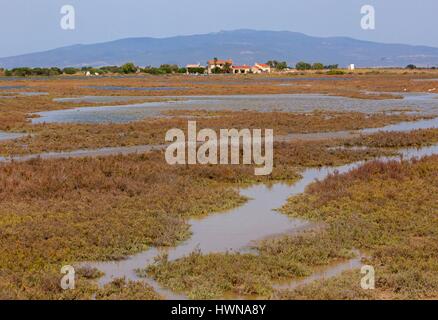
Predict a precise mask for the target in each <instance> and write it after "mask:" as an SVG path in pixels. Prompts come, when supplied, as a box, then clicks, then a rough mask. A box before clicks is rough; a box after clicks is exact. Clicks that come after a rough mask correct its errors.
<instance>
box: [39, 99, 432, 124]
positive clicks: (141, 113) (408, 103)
mask: <svg viewBox="0 0 438 320" xmlns="http://www.w3.org/2000/svg"><path fill="white" fill-rule="evenodd" d="M400 95H401V96H403V99H386V100H374V99H354V98H346V97H335V96H327V95H320V94H275V95H229V96H184V97H179V98H184V99H186V100H183V101H166V102H146V103H137V104H129V105H124V106H102V107H82V108H76V109H68V110H56V111H49V112H40V113H37V115H39V116H40V117H39V118H34V119H32V122H33V123H43V122H47V123H51V122H55V123H64V122H79V123H105V122H116V123H125V122H130V121H136V120H140V119H143V118H145V117H156V116H161V115H162V112H163V111H168V110H175V109H183V110H201V109H203V110H205V109H207V110H235V111H244V110H254V111H260V112H269V111H273V110H281V111H286V112H311V111H315V110H327V111H358V112H367V113H373V112H383V111H393V110H394V109H396V110H406V111H411V110H416V111H419V112H421V113H422V114H428V115H438V99H436V97H438V95H436V94H411V93H409V94H406V93H400ZM163 98H177V97H175V96H166V97H163ZM71 99H79V98H71ZM82 99H95V98H90V97H88V98H86V97H83V98H82ZM120 99H122V98H120ZM67 101H68V100H67ZM70 101H71V100H70Z"/></svg>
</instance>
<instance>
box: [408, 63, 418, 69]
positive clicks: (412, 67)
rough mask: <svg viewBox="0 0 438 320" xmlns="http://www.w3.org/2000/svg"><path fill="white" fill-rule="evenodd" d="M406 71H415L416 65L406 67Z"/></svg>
mask: <svg viewBox="0 0 438 320" xmlns="http://www.w3.org/2000/svg"><path fill="white" fill-rule="evenodd" d="M406 69H410V70H414V69H417V66H416V65H415V64H408V65H407V66H406Z"/></svg>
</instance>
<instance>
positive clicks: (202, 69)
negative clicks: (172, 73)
mask: <svg viewBox="0 0 438 320" xmlns="http://www.w3.org/2000/svg"><path fill="white" fill-rule="evenodd" d="M188 71H189V73H199V74H202V73H204V72H205V68H204V67H196V68H188Z"/></svg>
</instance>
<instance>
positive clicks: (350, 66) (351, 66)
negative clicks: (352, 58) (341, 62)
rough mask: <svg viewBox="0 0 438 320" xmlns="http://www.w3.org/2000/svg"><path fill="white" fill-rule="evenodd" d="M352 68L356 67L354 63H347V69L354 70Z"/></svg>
mask: <svg viewBox="0 0 438 320" xmlns="http://www.w3.org/2000/svg"><path fill="white" fill-rule="evenodd" d="M354 69H356V66H355V65H354V63H352V64H349V65H348V70H351V71H354Z"/></svg>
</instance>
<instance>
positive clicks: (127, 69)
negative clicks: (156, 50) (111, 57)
mask: <svg viewBox="0 0 438 320" xmlns="http://www.w3.org/2000/svg"><path fill="white" fill-rule="evenodd" d="M120 69H121V70H122V73H125V74H128V73H135V72H137V67H136V66H135V65H134V63H132V62H128V63H125V64H124V65H122V66H121V67H120Z"/></svg>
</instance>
